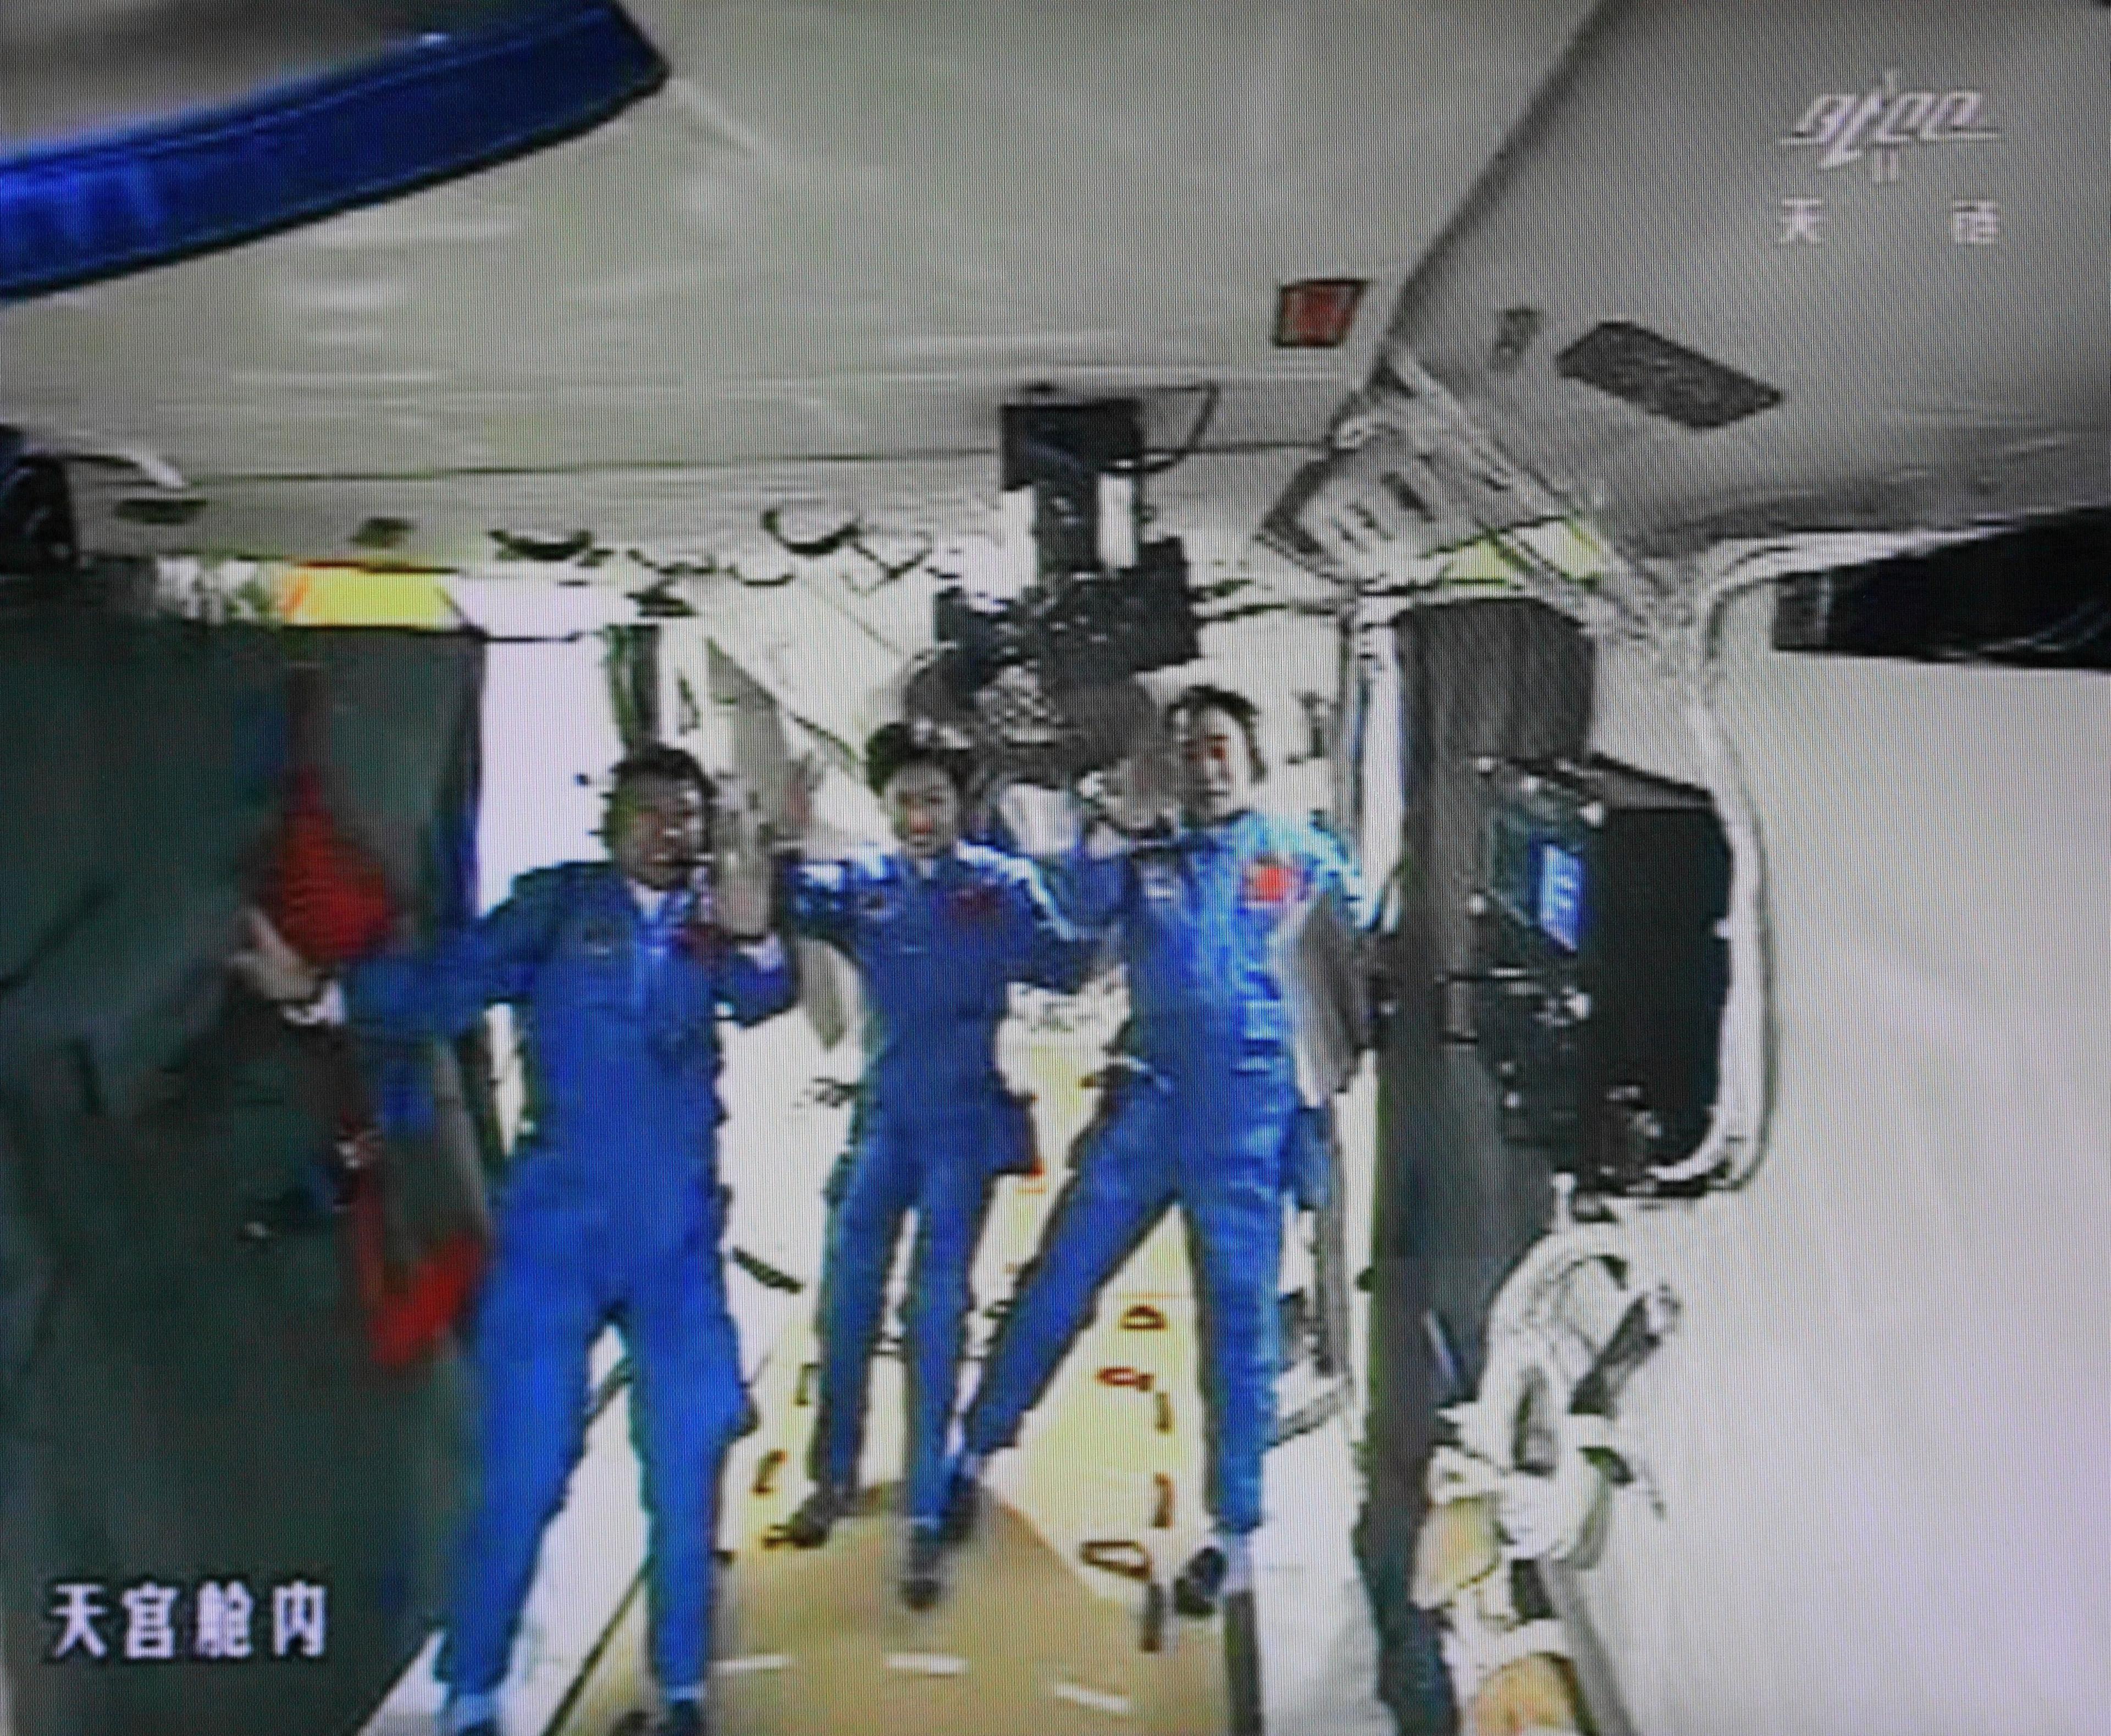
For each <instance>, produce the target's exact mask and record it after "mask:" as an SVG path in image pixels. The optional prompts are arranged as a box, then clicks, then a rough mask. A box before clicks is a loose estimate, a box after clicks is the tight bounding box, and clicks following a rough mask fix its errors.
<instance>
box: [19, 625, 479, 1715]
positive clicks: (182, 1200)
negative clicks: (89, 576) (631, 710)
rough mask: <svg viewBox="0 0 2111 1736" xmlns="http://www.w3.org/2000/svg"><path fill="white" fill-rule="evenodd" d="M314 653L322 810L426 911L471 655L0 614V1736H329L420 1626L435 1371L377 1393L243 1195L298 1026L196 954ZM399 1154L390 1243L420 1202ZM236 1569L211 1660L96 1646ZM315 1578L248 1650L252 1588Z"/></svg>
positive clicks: (453, 798)
mask: <svg viewBox="0 0 2111 1736" xmlns="http://www.w3.org/2000/svg"><path fill="white" fill-rule="evenodd" d="M293 657H301V658H302V659H306V660H312V661H316V662H318V663H320V665H321V666H322V675H323V680H324V683H325V686H326V688H327V690H328V692H329V695H330V696H331V706H330V716H329V729H328V734H329V756H328V761H327V766H326V782H327V784H328V787H329V793H330V796H331V799H332V801H333V803H334V807H335V809H336V811H337V813H338V816H339V818H340V819H341V820H343V822H344V824H345V825H346V826H347V829H350V830H351V831H352V832H353V833H354V834H356V836H357V837H358V838H360V839H361V842H362V843H365V844H366V845H367V846H368V847H369V848H370V849H371V850H372V851H373V852H375V855H376V857H378V858H379V861H381V862H382V863H383V865H384V867H385V869H386V870H387V872H388V875H389V878H390V879H391V881H392V883H393V886H394V888H396V891H397V897H398V898H399V899H400V900H401V901H402V902H403V903H404V904H405V905H406V907H409V908H411V909H415V910H416V911H420V912H421V913H422V920H426V921H429V920H431V919H432V918H433V917H434V916H436V915H444V914H446V913H447V912H448V911H450V910H451V909H455V908H459V907H461V904H462V902H464V900H465V897H466V894H467V889H468V888H469V887H470V886H471V885H473V884H474V882H473V879H472V878H469V877H468V875H469V870H470V868H471V867H472V866H473V865H472V864H471V863H470V861H469V856H468V852H467V851H466V849H465V848H464V844H463V840H464V839H465V838H468V837H470V836H473V830H472V828H471V821H472V817H473V810H474V766H475V753H476V719H477V716H478V714H479V685H480V671H481V659H482V653H481V651H480V649H479V648H478V647H477V646H475V645H474V643H470V642H468V641H465V640H461V639H447V638H443V637H440V636H437V635H433V634H395V633H385V632H334V633H333V632H311V633H293V632H280V631H275V630H271V629H243V628H221V629H207V628H201V627H197V626H193V625H188V624H177V623H161V622H145V621H120V620H109V619H89V618H85V617H81V616H49V615H47V616H42V617H39V618H23V617H20V616H17V617H14V618H0V1598H4V1613H5V1631H6V1638H7V1660H6V1661H7V1671H8V1675H9V1677H10V1679H11V1684H10V1686H11V1698H12V1711H13V1714H14V1718H15V1721H16V1729H17V1730H18V1732H19V1733H20V1736H120V1733H122V1736H131V1733H134V1732H141V1731H148V1730H171V1731H173V1730H177V1729H181V1730H183V1731H184V1732H186V1733H188V1736H216V1733H225V1736H235V1733H237V1732H239V1733H240V1736H272V1733H275V1732H281V1731H283V1732H285V1733H288V1736H292V1733H293V1732H330V1731H336V1730H342V1729H349V1728H352V1727H355V1726H356V1722H357V1716H356V1715H357V1714H358V1713H359V1712H360V1711H361V1710H362V1709H363V1708H364V1707H365V1706H367V1705H369V1704H370V1703H371V1702H372V1701H374V1700H375V1698H378V1697H379V1694H380V1693H382V1692H383V1690H384V1688H385V1686H386V1684H388V1681H389V1680H390V1679H392V1677H393V1675H394V1674H395V1673H396V1672H397V1670H400V1668H401V1666H402V1664H403V1662H404V1661H406V1659H407V1658H408V1656H410V1655H411V1653H412V1652H415V1649H416V1647H417V1645H418V1644H419V1643H420V1640H421V1639H422V1638H423V1635H424V1631H425V1629H426V1626H427V1624H428V1621H429V1619H430V1617H431V1616H433V1614H434V1611H436V1609H437V1607H438V1595H439V1591H440V1584H439V1575H440V1571H441V1569H442V1566H443V1556H444V1552H445V1548H446V1546H447V1542H448V1536H449V1533H450V1531H451V1529H452V1522H453V1516H454V1513H455V1511H456V1505H457V1502H458V1501H459V1499H460V1497H461V1488H460V1484H461V1473H462V1470H463V1467H464V1466H465V1462H466V1461H465V1447H466V1441H465V1433H464V1430H463V1429H462V1426H461V1418H462V1414H463V1413H462V1401H463V1397H464V1394H463V1392H462V1390H461V1377H460V1373H459V1370H458V1369H457V1368H456V1366H455V1365H454V1362H453V1361H452V1351H451V1350H449V1351H447V1352H444V1353H443V1356H442V1357H441V1358H440V1359H439V1360H438V1361H437V1362H435V1363H432V1364H429V1365H427V1366H424V1367H423V1368H421V1369H419V1370H415V1371H413V1372H411V1373H409V1374H406V1375H397V1376H388V1375H383V1374H381V1373H380V1372H379V1370H376V1369H375V1366H374V1365H373V1363H372V1361H370V1355H369V1352H368V1350H367V1347H366V1344H365V1338H364V1337H363V1335H362V1332H361V1321H360V1316H359V1311H358V1304H357V1302H356V1300H355V1298H354V1296H353V1293H352V1277H351V1270H350V1267H349V1264H348V1261H347V1250H346V1247H345V1245H344V1237H343V1234H342V1232H341V1230H334V1229H326V1230H325V1231H324V1232H323V1233H322V1234H316V1235H311V1236H306V1237H298V1238H283V1239H279V1240H276V1241H272V1242H269V1243H262V1244H255V1243H247V1242H245V1241H244V1240H243V1238H241V1236H240V1235H239V1234H238V1225H239V1224H240V1222H241V1220H242V1217H243V1207H244V1205H245V1203H246V1202H249V1201H251V1200H252V1199H254V1198H256V1197H259V1196H261V1195H268V1194H271V1193H277V1192H279V1191H281V1190H284V1189H285V1188H288V1186H290V1185H292V1184H295V1183H296V1182H297V1181H298V1180H299V1179H301V1177H302V1174H303V1172H304V1170H305V1169H306V1166H307V1165H308V1164H309V1163H310V1161H311V1159H312V1157H314V1156H315V1154H316V1152H318V1150H319V1149H320V1148H321V1147H323V1146H324V1144H325V1140H326V1130H325V1122H324V1120H323V1119H322V1116H321V1114H320V1105H321V1100H322V1085H323V1078H322V1074H321V1071H320V1066H319V1065H318V1064H317V1062H316V1058H315V1057H314V1056H313V1055H312V1053H311V1052H310V1051H309V1050H307V1049H306V1048H304V1047H303V1039H302V1038H300V1037H298V1036H297V1035H296V1034H294V1033H292V1032H290V1031H288V1030H287V1029H285V1028H284V1027H283V1026H282V1025H281V1024H280V1023H279V1020H277V1019H276V1017H275V1016H274V1015H272V1014H271V1013H270V1011H268V1010H266V1009H264V1008H262V1007H260V1006H258V1005H257V1004H256V1002H254V1001H253V1000H252V999H250V998H248V997H247V996H246V995H245V994H243V993H238V992H232V993H231V992H229V991H228V989H227V988H226V986H225V977H224V973H223V972H222V970H221V969H220V965H219V960H220V957H221V956H222V955H223V953H224V952H225V948H226V947H227V945H228V943H229V939H230V938H231V936H232V934H233V933H234V925H235V920H236V918H237V916H238V911H239V909H240V907H241V905H242V903H243V900H244V898H245V897H246V896H247V892H248V889H249V887H250V885H251V884H252V875H253V874H254V872H255V870H256V864H257V862H258V861H259V859H260V858H261V856H262V855H263V853H264V852H265V851H266V849H267V848H268V847H269V845H270V842H271V840H272V838H273V835H274V829H275V825H276V821H277V817H278V811H279V802H280V798H281V794H282V792H283V788H284V774H285V770H286V766H285V758H286V753H287V743H288V727H287V725H288V719H287V710H286V701H287V690H288V681H287V666H288V661H289V660H290V659H292V658H293ZM429 1144H430V1140H429V1138H428V1139H426V1140H425V1141H424V1142H423V1143H421V1141H420V1138H418V1137H415V1136H413V1137H410V1138H402V1139H399V1140H398V1141H397V1143H396V1147H395V1151H396V1154H397V1157H398V1160H399V1161H397V1162H396V1163H395V1165H394V1166H393V1169H394V1172H395V1173H396V1174H397V1176H398V1177H399V1178H400V1186H399V1187H398V1188H397V1205H398V1208H399V1226H398V1227H399V1229H400V1230H401V1232H402V1234H403V1235H404V1237H405V1238H406V1241H407V1242H409V1243H415V1242H416V1241H417V1240H418V1239H420V1237H421V1235H424V1234H429V1233H430V1231H431V1229H432V1228H433V1226H434V1223H435V1222H436V1221H438V1220H443V1219H444V1218H445V1216H446V1215H447V1211H449V1209H450V1208H449V1206H448V1203H447V1201H446V1199H445V1197H444V1184H443V1180H442V1178H443V1176H444V1175H445V1173H446V1166H444V1165H443V1164H441V1163H438V1162H436V1161H430V1159H431V1152H430V1151H429V1149H428V1147H429ZM234 1576H239V1577H241V1578H243V1579H245V1580H246V1581H247V1584H248V1586H249V1588H250V1589H251V1590H252V1593H254V1594H255V1595H256V1599H257V1602H258V1606H259V1607H258V1609H257V1612H256V1618H255V1633H254V1637H255V1639H256V1643H257V1645H258V1647H259V1650H260V1652H261V1656H256V1657H254V1658H252V1659H251V1660H249V1661H220V1662H195V1661H180V1660H179V1661H156V1660H146V1659H141V1660H136V1661H127V1660H125V1657H124V1656H123V1649H124V1641H125V1626H126V1623H125V1616H124V1611H123V1606H122V1604H121V1602H120V1599H121V1597H122V1594H123V1592H124V1590H125V1588H127V1587H128V1586H129V1585H131V1584H134V1582H136V1581H138V1580H139V1579H152V1580H154V1581H156V1582H158V1583H159V1584H163V1585H173V1586H176V1587H179V1588H181V1589H182V1593H183V1595H182V1597H180V1599H179V1602H178V1603H177V1605H176V1606H175V1625H176V1629H177V1636H178V1643H179V1647H180V1648H181V1649H183V1650H184V1651H188V1649H189V1645H188V1642H189V1640H190V1638H191V1622H192V1619H193V1611H194V1597H193V1593H194V1588H195V1587H196V1585H197V1583H198V1582H199V1581H200V1580H201V1579H206V1578H211V1579H216V1580H224V1579H227V1578H229V1577H234ZM295 1577H305V1578H306V1579H309V1580H311V1581H319V1582H320V1583H323V1584H325V1585H326V1586H327V1588H328V1604H327V1613H328V1629H327V1636H326V1650H325V1656H323V1657H322V1658H320V1660H316V1661H309V1660H305V1659H301V1660H274V1659H272V1658H271V1657H270V1638H271V1634H270V1586H271V1584H273V1583H274V1582H275V1581H279V1580H283V1579H293V1578H295ZM61 1579H79V1580H88V1581H94V1582H98V1583H100V1584H102V1586H103V1587H105V1588H106V1589H105V1592H104V1594H103V1601H104V1602H105V1603H106V1604H107V1606H108V1608H109V1609H110V1611H111V1616H110V1617H109V1618H107V1619H106V1620H104V1621H103V1622H102V1634H103V1636H104V1638H105V1639H106V1641H107V1643H108V1644H109V1647H110V1652H111V1656H110V1657H109V1658H108V1659H107V1660H106V1661H101V1662H92V1661H85V1660H84V1659H83V1658H81V1657H80V1656H78V1655H76V1656H74V1657H70V1658H67V1659H66V1660H64V1661H49V1660H48V1657H47V1653H48V1652H49V1651H50V1650H51V1649H52V1646H53V1644H54V1643H55V1641H56V1640H57V1637H58V1632H59V1629H58V1627H57V1625H56V1624H55V1623H53V1622H52V1621H51V1620H49V1619H48V1617H49V1615H50V1611H51V1609H52V1590H51V1587H52V1583H53V1582H54V1581H57V1580H61Z"/></svg>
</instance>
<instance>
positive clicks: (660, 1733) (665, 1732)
mask: <svg viewBox="0 0 2111 1736" xmlns="http://www.w3.org/2000/svg"><path fill="white" fill-rule="evenodd" d="M652 1736H710V1723H709V1722H708V1721H707V1720H706V1718H705V1716H704V1702H702V1701H701V1700H676V1701H674V1702H672V1703H671V1704H670V1705H669V1706H668V1708H667V1710H666V1711H664V1712H662V1713H661V1715H660V1721H659V1722H658V1723H657V1724H656V1725H653V1726H652Z"/></svg>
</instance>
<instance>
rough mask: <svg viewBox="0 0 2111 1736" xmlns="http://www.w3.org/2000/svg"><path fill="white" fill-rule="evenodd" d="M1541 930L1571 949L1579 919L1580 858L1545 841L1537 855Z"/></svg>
mask: <svg viewBox="0 0 2111 1736" xmlns="http://www.w3.org/2000/svg"><path fill="white" fill-rule="evenodd" d="M1538 904H1539V909H1538V920H1539V926H1540V929H1541V932H1542V933H1543V934H1546V937H1547V938H1548V939H1550V940H1551V941H1552V942H1553V943H1555V945H1556V946H1558V947H1560V948H1564V950H1566V951H1568V952H1574V951H1575V950H1576V943H1577V936H1578V932H1579V930H1580V929H1581V927H1582V920H1583V859H1582V857H1579V856H1577V855H1574V854H1573V853H1572V852H1569V851H1567V850H1564V849H1562V848H1559V846H1558V845H1555V844H1545V845H1542V846H1541V848H1540V854H1539V900H1538Z"/></svg>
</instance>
